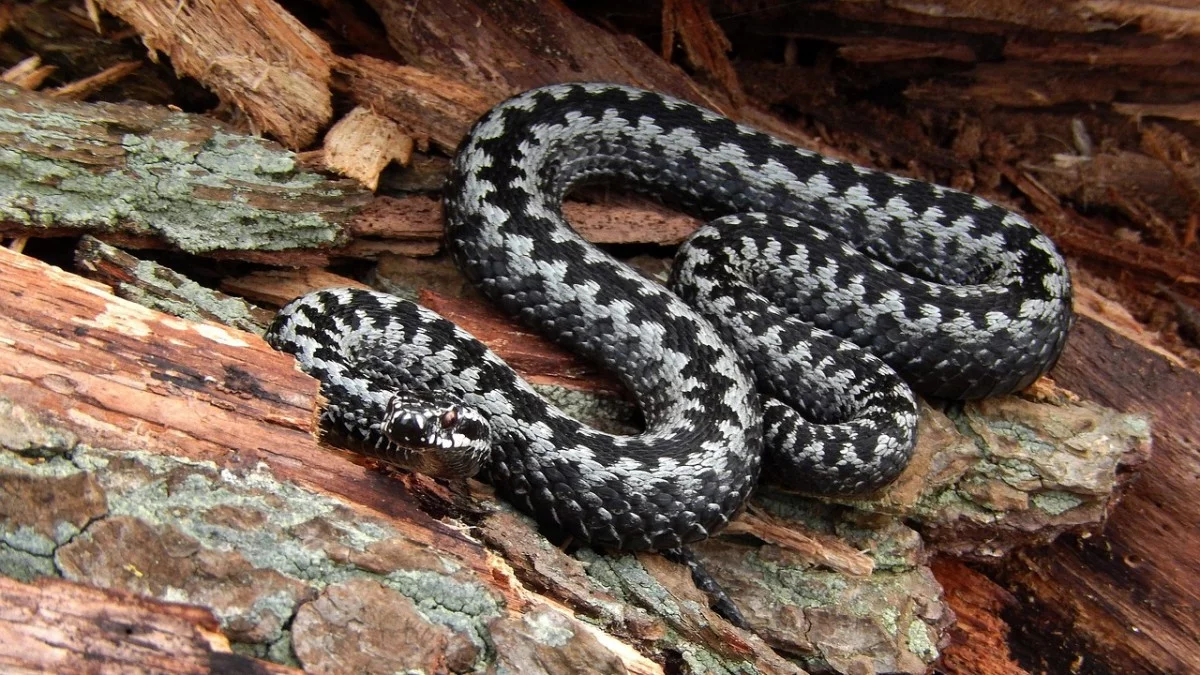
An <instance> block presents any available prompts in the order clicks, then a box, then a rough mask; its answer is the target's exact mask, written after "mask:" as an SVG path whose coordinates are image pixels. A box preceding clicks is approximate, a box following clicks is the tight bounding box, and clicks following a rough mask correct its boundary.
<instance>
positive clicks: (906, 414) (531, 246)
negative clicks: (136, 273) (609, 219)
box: [268, 84, 1071, 549]
mask: <svg viewBox="0 0 1200 675" xmlns="http://www.w3.org/2000/svg"><path fill="white" fill-rule="evenodd" d="M598 179H604V180H605V181H610V182H611V181H616V182H619V183H622V184H625V185H628V186H630V187H632V188H633V189H635V190H639V191H642V192H646V193H649V194H651V195H654V196H658V197H661V198H663V199H665V200H669V201H670V202H672V203H674V204H678V205H679V206H680V207H681V208H683V209H684V210H686V211H688V212H691V213H694V214H697V215H700V216H704V217H716V218H719V219H718V220H716V221H714V222H712V223H710V224H709V225H707V226H705V227H703V228H701V229H700V230H699V231H697V232H696V233H695V234H694V235H693V236H692V237H691V238H690V240H689V241H688V243H687V244H686V245H685V246H683V247H682V249H681V251H680V253H679V256H678V257H677V259H676V262H675V266H674V271H673V274H672V287H673V289H674V293H672V292H670V291H668V290H667V289H665V288H663V287H662V286H661V285H659V284H657V283H654V282H652V281H650V280H648V279H646V278H644V277H643V276H641V275H639V274H638V273H637V272H635V271H633V270H631V269H630V268H628V267H626V266H625V265H623V264H622V263H620V262H618V261H616V260H614V259H613V258H612V257H610V256H609V255H607V254H606V253H604V252H602V251H601V250H600V249H598V248H596V247H595V246H593V245H591V244H589V243H588V242H586V241H585V240H584V239H582V238H581V237H580V236H579V235H578V234H576V233H575V232H574V231H573V230H572V229H571V227H570V226H569V225H568V224H567V223H566V221H565V220H564V218H563V216H562V212H561V202H562V199H563V196H564V195H565V193H566V192H567V191H568V190H569V189H570V188H571V187H572V186H575V185H577V184H579V183H581V182H585V181H586V182H590V181H594V180H598ZM444 200H445V201H444V203H445V215H446V235H445V244H446V247H447V249H448V250H449V251H450V253H451V254H452V255H453V258H454V260H455V262H456V264H457V265H458V268H459V269H460V270H461V272H462V273H463V275H465V276H466V278H467V279H469V280H470V281H471V282H472V283H473V284H474V285H475V286H476V287H477V288H478V289H479V290H480V291H481V292H482V293H483V295H485V296H486V297H487V298H489V299H490V300H491V301H492V302H494V303H495V304H496V305H498V306H500V307H501V308H503V309H504V310H505V311H506V312H508V313H509V314H511V315H512V316H513V317H515V318H516V319H518V320H519V321H520V322H522V323H523V324H525V325H527V326H530V327H532V328H534V329H536V330H537V331H539V332H541V333H542V334H544V335H546V336H548V337H550V338H551V339H553V340H555V341H557V342H558V343H560V344H562V345H565V346H566V347H567V348H569V349H571V350H572V351H574V352H576V353H577V354H579V355H581V356H583V357H584V358H586V359H589V360H592V361H594V362H596V363H598V364H599V365H601V366H603V367H604V368H606V369H608V370H609V371H611V372H613V373H615V374H616V375H617V376H618V377H619V378H620V380H621V382H622V383H623V384H624V385H625V386H626V387H627V388H628V389H629V390H630V391H631V392H632V393H633V395H634V397H635V398H636V399H637V402H638V404H639V406H640V407H641V410H642V413H643V416H644V418H645V431H644V432H643V433H640V434H637V435H633V436H613V435H609V434H605V433H601V432H599V431H596V430H594V429H592V428H590V427H587V426H585V425H582V424H581V423H579V422H577V421H576V420H574V419H572V418H571V417H569V416H567V415H565V414H564V413H562V412H561V411H559V410H557V409H556V408H554V407H553V406H551V405H549V404H548V403H546V402H545V401H544V400H543V399H542V398H541V397H540V396H538V395H537V394H536V393H534V391H533V390H532V389H531V388H530V387H529V386H528V385H527V384H526V383H525V382H524V381H523V380H521V379H520V378H519V377H518V376H517V375H516V374H515V373H514V372H513V371H512V370H511V369H510V368H509V367H508V366H506V365H505V364H504V363H503V362H502V361H501V360H500V359H499V358H497V357H496V356H495V355H493V354H492V353H491V352H490V351H488V350H487V349H486V348H485V347H484V346H483V345H481V344H480V343H479V342H477V341H476V340H474V338H472V337H471V336H470V335H468V334H467V333H465V332H464V331H462V330H461V329H459V328H457V327H455V326H454V325H453V324H451V323H450V322H448V321H446V320H445V319H443V318H441V317H439V316H438V315H436V314H434V313H433V312H430V311H429V310H426V309H424V308H421V307H419V306H417V305H415V304H413V303H410V302H407V301H404V300H400V299H398V298H395V297H393V296H389V295H386V294H381V293H373V292H365V291H355V290H349V289H340V290H327V291H319V292H315V293H311V294H309V295H306V296H304V297H302V298H300V299H298V300H295V301H294V302H292V303H291V304H289V305H288V306H287V307H285V308H284V309H283V310H282V311H280V313H279V315H278V317H277V318H276V320H275V322H274V323H273V325H272V326H271V328H270V329H269V330H268V340H269V341H270V343H271V344H272V345H273V346H274V347H276V348H277V349H281V350H284V351H286V352H289V353H292V354H295V355H296V357H297V359H298V360H299V363H300V365H301V367H302V368H303V369H304V370H306V371H307V372H309V373H311V374H312V375H314V376H316V377H317V378H318V379H320V380H321V383H322V388H323V389H322V390H323V393H324V395H325V396H326V397H327V399H328V405H327V407H326V408H325V409H324V412H323V421H324V422H325V424H326V426H327V427H328V428H329V429H332V430H334V431H337V432H339V435H341V436H344V437H347V438H349V439H351V440H353V441H355V443H356V445H357V446H358V447H360V448H363V449H366V450H367V451H368V452H371V453H372V454H375V455H377V456H379V457H381V458H383V459H385V460H387V461H390V462H394V463H397V464H400V465H402V466H407V467H410V468H414V469H416V470H422V471H427V472H429V473H433V474H435V475H469V474H471V473H474V472H475V471H476V470H477V469H482V471H483V473H484V475H485V477H486V479H487V480H489V481H490V482H491V483H492V484H493V485H494V486H495V487H496V488H497V490H498V491H499V493H500V494H501V495H502V496H504V497H505V498H507V499H508V500H509V501H511V502H512V503H513V504H516V505H517V506H519V507H521V508H523V509H524V510H526V511H528V512H529V513H531V514H532V515H534V516H536V517H537V518H538V519H539V520H541V521H542V522H544V523H547V524H553V525H557V526H558V527H559V528H561V529H562V530H564V531H566V532H567V533H569V534H572V535H574V536H576V537H579V538H581V539H583V540H585V541H587V542H590V543H592V544H600V545H607V546H613V547H618V548H624V549H646V548H654V549H667V548H675V547H679V546H681V545H683V544H685V543H687V542H692V541H696V540H698V539H702V538H704V537H706V536H708V535H709V534H711V533H713V532H715V531H716V530H718V529H719V528H720V527H722V526H723V525H724V524H725V523H726V522H728V520H729V518H730V517H731V515H733V514H734V512H736V511H737V510H738V508H739V507H740V506H741V505H742V504H743V503H744V502H745V500H746V498H747V497H748V495H749V494H750V492H751V490H752V489H753V488H754V485H755V483H756V482H757V480H758V478H759V474H760V468H761V466H762V465H763V462H764V461H765V462H766V463H767V466H770V467H772V468H771V472H772V474H773V476H774V477H775V478H777V479H778V480H781V481H783V482H786V483H790V484H791V485H793V486H795V487H797V488H799V489H802V490H805V491H809V492H825V493H828V492H834V493H846V492H860V491H866V490H871V489H873V488H877V487H879V486H881V485H884V484H886V483H887V482H889V481H890V480H892V479H893V478H894V477H895V476H896V475H897V474H898V473H899V472H900V471H901V470H902V469H903V468H904V466H905V464H906V462H907V460H908V457H909V455H910V453H911V448H912V446H913V442H914V434H915V426H916V410H917V409H916V403H915V401H914V398H913V395H912V393H911V392H910V391H909V388H908V387H907V386H906V385H905V384H904V382H903V381H901V379H900V377H903V378H904V380H906V381H907V382H908V383H910V384H911V385H912V387H913V388H915V389H916V390H917V391H919V392H921V393H923V394H925V395H928V396H932V397H941V398H964V399H969V398H979V397H984V396H991V395H994V394H1001V393H1006V392H1011V391H1014V390H1017V389H1020V388H1022V387H1025V386H1026V385H1028V384H1030V383H1031V382H1032V381H1033V380H1034V379H1036V378H1037V377H1038V376H1039V375H1041V374H1042V373H1044V372H1045V371H1046V370H1048V369H1049V368H1050V366H1051V365H1053V363H1054V361H1055V359H1056V358H1057V357H1058V354H1059V353H1060V351H1061V350H1062V347H1063V343H1064V341H1065V339H1066V334H1067V330H1068V327H1069V324H1070V300H1071V287H1070V278H1069V276H1068V273H1067V269H1066V266H1065V264H1064V262H1063V260H1062V258H1061V257H1060V256H1059V254H1058V253H1057V252H1056V251H1055V249H1054V246H1053V245H1052V244H1051V242H1050V241H1049V240H1048V239H1047V238H1046V237H1045V236H1043V235H1042V234H1041V233H1039V232H1038V231H1037V230H1036V229H1035V228H1034V227H1033V226H1032V225H1030V224H1029V223H1028V222H1027V221H1026V220H1024V219H1023V218H1021V217H1020V216H1018V215H1016V214H1014V213H1011V212H1009V211H1007V210H1005V209H1002V208H1000V207H998V206H995V205H993V204H991V203H989V202H987V201H984V200H983V199H980V198H978V197H974V196H971V195H968V194H964V193H961V192H956V191H953V190H949V189H945V188H941V187H937V186H935V185H932V184H929V183H925V182H919V181H914V180H909V179H906V178H901V177H898V176H894V175H891V174H887V173H882V172H878V171H871V170H867V169H863V168H860V167H857V166H853V165H851V164H847V163H845V162H841V161H837V160H833V159H829V158H826V157H823V156H821V155H819V154H816V153H813V152H809V151H807V150H802V149H799V148H796V147H794V146H792V145H789V144H786V143H783V142H781V141H779V140H776V139H775V138H772V137H771V136H768V135H766V134H763V133H761V132H758V131H755V130H752V129H749V128H747V127H744V126H740V125H737V124H735V123H734V122H732V121H730V120H728V119H726V118H724V117H721V116H719V115H717V114H714V113H712V112H709V111H707V110H704V109H703V108H700V107H697V106H695V105H692V104H690V103H686V102H683V101H679V100H676V99H673V98H669V97H667V96H662V95H659V94H655V93H651V92H647V91H642V90H638V89H633V88H629V87H624V86H615V85H608V84H568V85H555V86H549V87H544V88H541V89H535V90H532V91H529V92H526V93H524V94H521V95H519V96H516V97H514V98H512V99H510V100H508V101H505V102H504V103H501V104H500V105H498V106H496V107H495V108H494V109H492V110H491V111H490V112H489V113H487V114H486V115H485V116H484V117H483V118H482V119H481V120H479V122H477V123H476V124H475V126H474V128H473V129H472V130H471V131H470V133H469V134H468V136H467V137H466V139H465V140H464V142H463V144H462V146H461V147H460V149H459V151H458V154H457V156H456V157H455V159H454V163H453V168H452V171H451V175H450V178H449V180H448V182H447V184H446V189H445V195H444ZM835 336H836V337H835ZM855 345H858V346H855ZM860 347H861V348H860ZM872 354H874V356H872ZM885 363H886V365H885ZM889 366H890V368H889ZM893 369H895V371H898V372H899V373H900V377H898V376H897V375H896V372H894V371H893Z"/></svg>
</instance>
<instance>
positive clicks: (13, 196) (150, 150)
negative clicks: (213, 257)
mask: <svg viewBox="0 0 1200 675" xmlns="http://www.w3.org/2000/svg"><path fill="white" fill-rule="evenodd" d="M14 100H20V101H21V105H14V104H13V101H14ZM29 108H33V109H32V110H30V109H29ZM122 126H126V127H129V126H132V127H134V128H135V129H136V131H132V132H127V133H124V134H119V135H118V134H115V133H112V129H114V128H120V127H122ZM0 140H2V141H3V142H2V143H0V145H2V146H4V148H3V149H2V150H0V218H3V219H5V220H8V221H11V222H15V223H20V224H24V225H27V226H30V227H70V228H80V229H86V230H91V231H115V230H118V229H120V230H124V231H128V232H132V233H138V234H150V235H157V236H160V237H163V238H164V239H166V240H167V241H169V242H171V243H172V244H174V245H176V246H178V247H179V248H181V249H183V250H185V251H189V252H193V253H201V252H207V251H214V250H220V249H232V250H282V249H289V248H305V247H320V246H329V245H331V244H334V243H337V242H339V241H340V240H341V239H342V236H343V235H342V224H343V223H344V222H345V220H346V219H347V218H348V217H349V214H350V213H351V212H352V211H353V209H354V208H355V207H354V202H355V200H356V199H359V200H360V201H361V198H363V197H364V196H365V194H366V193H365V192H364V191H363V190H362V189H361V188H360V187H359V186H358V185H357V184H356V183H354V182H353V181H348V180H329V179H327V178H326V177H324V176H321V175H319V174H316V173H312V172H307V171H302V170H300V169H299V168H298V167H297V164H296V159H295V155H293V154H292V153H291V152H288V151H286V150H284V149H283V148H281V147H279V146H277V145H276V144H274V143H272V142H270V141H267V140H264V139H261V138H257V137H253V136H244V135H240V134H235V133H232V132H229V131H225V130H223V129H221V128H220V127H219V126H218V125H216V124H215V123H214V122H212V121H211V120H209V119H207V118H204V117H202V116H198V115H190V114H187V113H163V112H161V111H155V112H149V111H148V109H146V108H144V107H138V106H118V105H111V104H104V105H90V104H76V103H64V102H58V101H53V100H51V99H40V98H38V97H37V95H36V94H30V93H28V92H17V91H14V90H13V89H12V88H3V89H0ZM10 141H11V142H10ZM301 200H303V202H304V203H306V204H309V205H310V208H296V207H295V205H296V204H298V203H300V201H301ZM316 204H320V205H327V208H324V209H322V208H311V206H313V205H316Z"/></svg>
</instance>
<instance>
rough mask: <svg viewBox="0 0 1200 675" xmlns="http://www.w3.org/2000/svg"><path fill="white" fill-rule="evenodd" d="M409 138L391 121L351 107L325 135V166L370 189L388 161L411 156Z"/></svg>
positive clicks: (399, 160) (366, 110)
mask: <svg viewBox="0 0 1200 675" xmlns="http://www.w3.org/2000/svg"><path fill="white" fill-rule="evenodd" d="M412 151H413V140H412V138H410V137H408V136H406V135H404V133H403V132H402V131H401V130H400V128H399V127H398V126H397V125H396V123H395V122H393V121H391V120H390V119H388V118H386V117H384V116H383V115H379V114H376V113H374V112H372V111H370V110H368V109H366V108H362V107H359V108H355V109H354V110H351V111H350V112H349V113H347V114H346V116H345V117H343V118H342V119H340V120H338V123H337V124H335V125H333V127H332V128H331V129H330V130H329V133H328V134H326V135H325V153H324V155H325V156H324V160H325V165H326V166H328V167H329V168H330V169H332V170H334V171H337V172H338V173H340V174H342V175H343V176H349V177H350V178H354V179H356V180H357V181H358V182H360V183H362V184H363V185H365V186H366V187H367V188H368V189H369V190H371V191H374V190H375V188H376V187H378V186H379V173H380V172H381V171H383V168H384V167H385V166H387V165H388V164H389V163H391V162H393V161H394V162H396V163H397V164H400V165H401V166H403V165H405V164H408V162H409V160H411V159H412Z"/></svg>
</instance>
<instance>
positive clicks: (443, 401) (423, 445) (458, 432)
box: [380, 392, 491, 478]
mask: <svg viewBox="0 0 1200 675" xmlns="http://www.w3.org/2000/svg"><path fill="white" fill-rule="evenodd" d="M380 432H381V433H382V434H383V436H384V437H385V438H386V439H387V440H388V441H389V447H388V448H386V450H385V452H384V453H383V454H384V455H385V459H386V460H387V461H388V462H390V463H392V464H394V465H396V466H399V467H401V468H404V469H408V470H410V471H416V472H419V473H423V474H426V475H429V476H433V477H435V478H470V477H471V476H474V475H475V474H476V473H478V472H479V469H480V468H481V466H482V462H483V460H484V458H485V457H486V455H487V453H488V452H489V451H490V448H491V428H490V426H489V425H488V423H487V421H486V420H485V419H483V417H482V416H481V415H480V414H479V413H478V412H477V411H475V410H474V409H473V408H470V407H467V406H465V405H463V404H461V403H459V402H458V401H456V400H452V399H450V398H449V397H441V396H438V395H436V394H425V393H416V392H398V393H396V394H393V395H392V397H391V398H390V399H389V400H388V404H387V408H386V411H385V412H384V415H383V419H382V420H381V421H380Z"/></svg>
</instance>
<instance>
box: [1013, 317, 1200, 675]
mask: <svg viewBox="0 0 1200 675" xmlns="http://www.w3.org/2000/svg"><path fill="white" fill-rule="evenodd" d="M1053 376H1054V379H1055V381H1057V382H1058V383H1059V384H1061V385H1062V386H1065V387H1067V388H1069V389H1071V390H1073V391H1076V392H1078V393H1079V394H1080V395H1081V396H1085V397H1087V398H1090V399H1092V400H1095V401H1097V402H1099V403H1101V404H1104V405H1109V406H1112V407H1114V408H1117V409H1119V410H1129V411H1137V412H1141V413H1145V414H1147V415H1149V416H1150V417H1151V418H1152V419H1153V426H1152V430H1153V435H1154V456H1153V457H1152V458H1151V461H1150V462H1149V463H1147V464H1146V466H1145V467H1144V468H1143V469H1142V475H1141V477H1140V479H1139V480H1138V481H1137V482H1136V483H1135V484H1134V486H1133V488H1132V489H1131V490H1130V492H1129V494H1128V495H1126V497H1125V499H1124V500H1123V501H1122V502H1121V503H1120V504H1119V505H1118V507H1117V508H1116V510H1115V511H1114V512H1113V514H1112V517H1111V519H1110V521H1109V523H1108V526H1107V528H1106V529H1105V530H1104V532H1103V534H1102V535H1099V536H1090V537H1086V538H1075V537H1071V538H1065V539H1063V540H1060V541H1059V542H1058V543H1056V544H1055V545H1054V546H1052V547H1050V548H1048V549H1043V550H1039V551H1031V552H1028V553H1025V554H1023V555H1021V556H1020V557H1019V558H1018V559H1017V560H1015V561H1014V562H1013V563H1012V564H1011V565H1010V566H1009V567H1008V571H1007V573H1006V579H1007V580H1009V581H1010V582H1011V583H1014V584H1016V585H1017V586H1019V587H1020V589H1021V593H1020V594H1021V595H1022V596H1029V597H1030V598H1031V599H1033V601H1034V603H1033V607H1034V608H1035V609H1034V610H1033V611H1031V612H1028V613H1026V614H1025V615H1024V616H1023V621H1022V624H1021V625H1022V627H1023V628H1024V630H1023V631H1022V637H1021V639H1022V640H1024V641H1027V642H1030V643H1032V644H1033V645H1035V649H1042V650H1045V652H1046V653H1058V654H1060V655H1061V656H1062V659H1061V660H1062V662H1063V663H1067V664H1069V663H1071V662H1072V661H1074V660H1076V658H1078V659H1081V660H1082V661H1086V662H1087V663H1089V664H1092V663H1096V662H1100V663H1105V664H1107V665H1106V667H1108V668H1110V669H1111V670H1113V671H1115V672H1127V673H1194V672H1200V585H1197V583H1196V580H1197V579H1200V557H1198V556H1197V554H1196V552H1197V551H1200V483H1198V482H1197V476H1200V399H1198V397H1200V375H1198V374H1197V373H1196V372H1195V371H1193V370H1190V369H1188V368H1186V367H1183V366H1180V365H1178V364H1177V363H1176V362H1173V361H1170V360H1168V359H1165V358H1163V357H1161V356H1159V355H1157V354H1154V353H1152V352H1149V351H1147V350H1145V349H1143V348H1142V347H1141V346H1140V345H1138V344H1137V343H1135V342H1133V341H1131V340H1129V339H1128V338H1126V337H1124V336H1122V335H1119V334H1116V333H1114V332H1112V331H1111V330H1109V329H1107V328H1104V327H1103V326H1101V325H1099V324H1097V323H1095V322H1094V321H1092V320H1090V319H1086V318H1085V319H1081V320H1080V321H1079V323H1078V324H1077V325H1076V326H1075V330H1074V332H1073V333H1072V335H1071V338H1070V340H1069V342H1068V345H1067V352H1066V353H1065V354H1064V355H1063V358H1062V360H1061V361H1060V362H1059V365H1058V367H1057V368H1056V369H1055V371H1054V373H1053ZM1014 625H1016V624H1014ZM1068 630H1069V631H1070V632H1071V633H1073V634H1074V635H1075V636H1076V637H1077V638H1078V639H1080V640H1082V642H1083V644H1082V645H1080V646H1077V647H1074V648H1073V649H1074V650H1075V652H1074V653H1067V654H1061V650H1063V649H1064V640H1063V639H1062V638H1061V637H1059V635H1060V634H1061V633H1062V632H1063V631H1068ZM1065 648H1066V649H1072V648H1071V647H1065Z"/></svg>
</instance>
